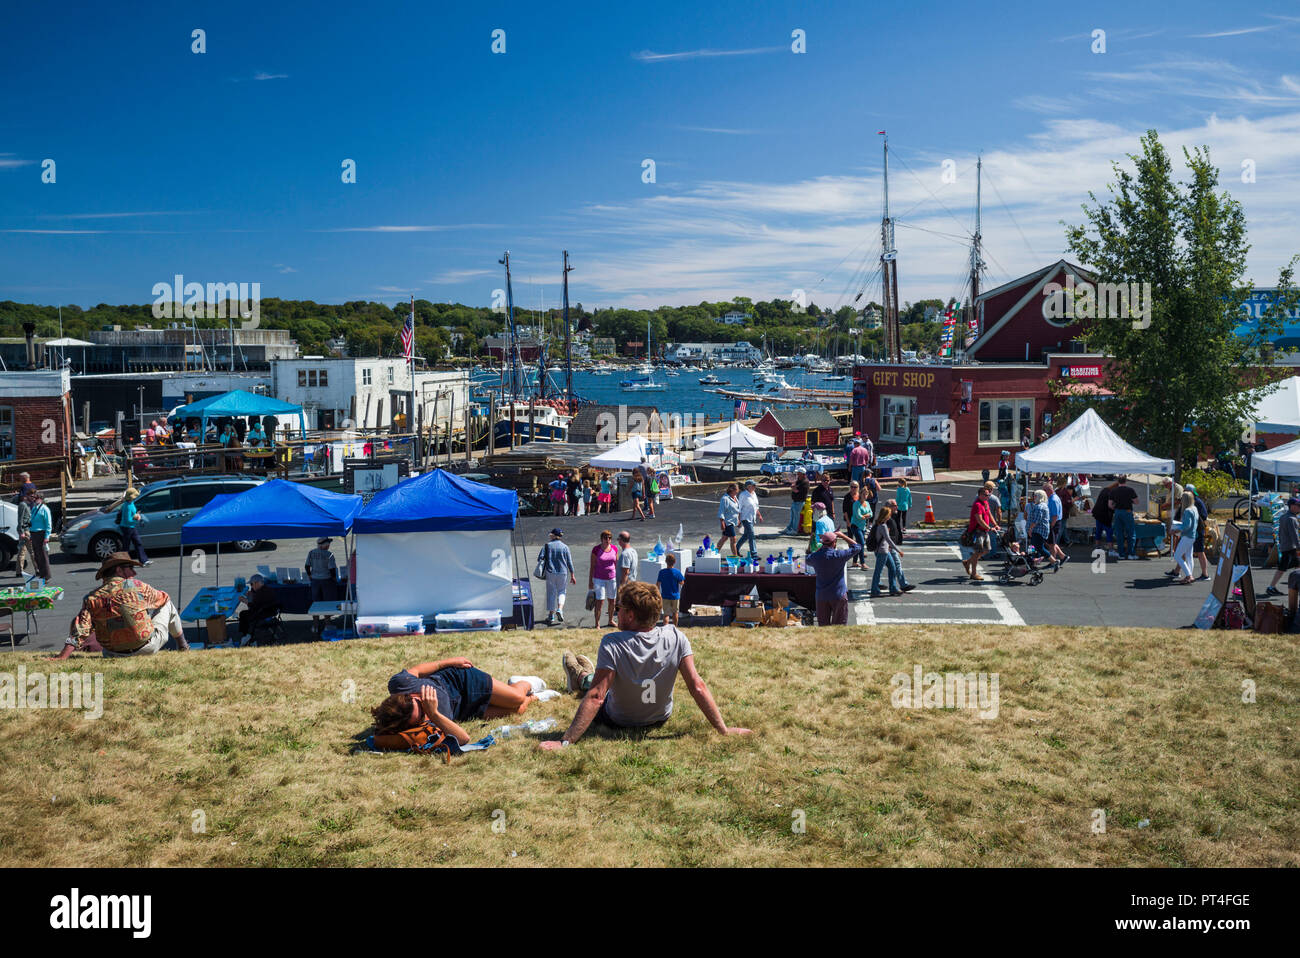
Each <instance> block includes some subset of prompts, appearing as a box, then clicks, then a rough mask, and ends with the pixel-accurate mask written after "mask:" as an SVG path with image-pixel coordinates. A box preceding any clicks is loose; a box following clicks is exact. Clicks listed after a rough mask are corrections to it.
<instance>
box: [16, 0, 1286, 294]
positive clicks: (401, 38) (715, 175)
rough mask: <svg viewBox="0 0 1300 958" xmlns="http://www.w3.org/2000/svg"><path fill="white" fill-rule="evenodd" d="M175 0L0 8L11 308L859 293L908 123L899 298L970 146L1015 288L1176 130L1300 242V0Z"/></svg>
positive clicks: (998, 267) (992, 265)
mask: <svg viewBox="0 0 1300 958" xmlns="http://www.w3.org/2000/svg"><path fill="white" fill-rule="evenodd" d="M162 6H163V5H147V6H146V5H134V4H122V5H121V9H119V10H114V11H110V10H107V9H103V8H98V7H92V6H91V5H89V4H86V3H84V2H81V3H77V4H72V5H65V6H64V7H62V8H60V10H61V13H60V15H59V16H58V17H54V16H50V15H49V13H48V11H47V10H45V9H44V8H41V7H39V6H33V5H30V4H24V5H10V6H9V7H8V8H7V10H6V12H5V13H4V14H3V17H4V19H3V29H2V30H0V64H3V66H0V70H3V76H4V80H5V82H4V83H3V84H0V299H14V300H18V301H23V302H38V303H58V302H63V303H78V304H81V305H83V306H91V305H94V304H96V303H99V302H109V303H124V302H149V301H151V300H152V298H153V296H152V293H151V290H152V287H153V285H154V284H155V283H159V282H169V281H170V280H171V278H172V276H173V275H174V274H176V273H181V274H183V275H184V276H185V278H186V280H187V281H197V282H202V283H207V282H240V281H242V282H259V283H261V291H262V296H263V297H270V296H281V297H286V298H301V299H314V300H317V301H321V302H341V301H344V300H353V299H375V300H381V301H385V302H396V301H399V300H404V299H406V298H407V297H408V296H409V295H410V294H411V293H414V295H415V296H417V297H419V298H425V299H431V300H436V301H442V300H457V301H461V302H466V303H471V304H477V305H487V304H488V303H489V301H490V299H491V296H492V291H493V289H495V288H497V287H499V286H501V285H502V281H501V275H500V268H499V267H498V265H497V259H498V257H499V256H500V254H501V252H502V251H503V250H505V249H509V250H511V255H512V261H513V263H514V266H515V270H514V272H515V276H516V302H517V303H518V304H520V305H522V306H525V307H530V306H534V305H536V304H537V303H538V302H542V301H544V302H546V303H547V304H551V305H553V304H554V303H555V302H556V301H557V299H558V292H559V276H560V254H561V250H562V249H565V248H567V249H568V250H569V251H570V255H571V258H572V260H573V263H574V265H575V267H576V268H575V271H574V272H573V273H572V274H571V278H570V281H571V284H572V298H573V299H574V300H575V301H581V302H583V303H584V304H585V305H586V306H588V307H590V306H593V305H600V306H610V305H628V306H654V305H659V304H662V303H674V304H675V303H693V302H699V301H701V300H703V299H710V300H712V299H720V298H730V297H731V296H734V295H748V296H751V297H754V298H769V297H772V296H782V297H785V298H788V297H790V296H791V294H792V292H793V290H795V289H803V290H805V291H806V293H807V295H808V297H809V298H810V299H811V300H812V301H814V302H817V303H819V304H822V305H829V306H837V305H841V304H843V303H845V302H848V301H850V300H851V299H852V296H853V294H854V293H855V292H856V291H857V288H858V287H859V286H860V284H861V282H862V277H861V276H859V275H858V271H859V267H861V266H862V265H863V263H864V262H866V263H867V264H868V270H867V272H868V274H869V272H870V262H871V261H872V260H874V258H875V257H876V256H877V255H878V235H879V218H880V201H881V195H880V194H881V191H880V137H879V136H877V135H876V131H877V130H881V129H887V130H888V131H889V137H890V145H891V151H892V155H893V157H894V163H893V166H892V170H891V172H892V174H893V175H892V176H891V206H892V207H893V210H894V212H895V213H896V214H898V215H899V218H900V226H899V229H898V233H897V242H898V247H899V263H900V266H899V274H900V282H901V293H902V296H903V298H905V299H917V298H920V297H925V296H937V297H947V296H950V295H956V294H958V293H960V292H961V276H962V274H963V271H964V269H965V255H966V254H965V251H964V249H963V243H964V237H965V236H966V235H968V234H969V231H970V229H971V223H972V218H973V206H974V171H973V165H974V160H975V155H976V153H977V152H980V151H982V152H983V154H984V162H985V170H986V173H987V177H986V180H985V189H984V198H985V205H984V227H983V232H984V237H985V242H986V249H987V256H986V259H987V260H988V263H989V277H988V280H987V283H989V284H993V285H996V284H998V283H1000V282H1003V281H1005V280H1006V279H1008V278H1011V277H1012V276H1015V275H1019V274H1020V273H1023V272H1026V271H1028V270H1030V269H1032V268H1034V267H1036V266H1039V265H1043V264H1044V263H1045V262H1049V261H1051V260H1053V259H1055V258H1057V257H1059V256H1060V255H1062V254H1063V245H1064V240H1063V230H1062V227H1061V225H1060V221H1061V220H1062V219H1065V220H1067V221H1070V222H1077V221H1079V219H1080V218H1081V213H1080V209H1079V206H1080V204H1081V203H1082V202H1084V201H1085V200H1086V194H1087V191H1088V190H1095V191H1097V192H1098V193H1103V192H1104V190H1105V187H1106V183H1107V182H1108V181H1109V164H1110V161H1111V159H1113V158H1120V157H1122V155H1123V154H1124V153H1125V152H1128V151H1132V150H1135V149H1136V147H1137V138H1138V137H1139V136H1140V135H1141V133H1142V132H1143V131H1144V130H1146V129H1148V128H1150V127H1154V128H1156V129H1158V130H1159V131H1160V132H1161V135H1162V137H1163V138H1164V139H1165V141H1166V145H1167V146H1168V147H1169V148H1170V149H1171V152H1174V153H1175V156H1176V157H1178V156H1181V152H1180V151H1179V147H1180V146H1181V145H1183V144H1202V143H1204V144H1209V145H1210V147H1211V149H1212V155H1213V157H1214V159H1215V160H1216V161H1217V162H1218V164H1219V165H1220V167H1221V168H1222V169H1223V172H1224V182H1225V186H1226V187H1227V188H1228V189H1230V190H1231V191H1232V192H1233V194H1234V196H1236V197H1238V198H1239V199H1241V200H1242V201H1243V203H1244V204H1245V206H1246V211H1247V215H1248V217H1249V223H1250V226H1251V236H1250V239H1251V241H1252V243H1253V244H1254V246H1253V249H1252V252H1251V258H1250V265H1251V273H1252V275H1253V278H1254V279H1255V280H1256V281H1257V282H1260V283H1266V282H1269V281H1271V280H1272V279H1274V278H1275V277H1276V274H1277V269H1278V267H1279V266H1280V265H1282V264H1283V263H1284V262H1285V261H1286V260H1287V259H1289V257H1290V256H1291V255H1292V254H1294V253H1296V252H1300V232H1297V231H1296V229H1295V225H1294V224H1295V223H1296V222H1297V219H1300V61H1297V60H1296V53H1295V51H1296V50H1297V49H1300V4H1297V3H1277V4H1272V5H1269V4H1265V5H1263V6H1260V7H1256V6H1254V5H1249V6H1238V7H1231V6H1224V5H1223V4H1220V3H1209V2H1192V3H1180V4H1179V5H1178V7H1177V13H1176V14H1173V15H1171V14H1170V13H1169V12H1168V11H1169V10H1170V9H1172V8H1169V7H1166V6H1165V5H1163V4H1156V3H1151V4H1143V3H1133V2H1124V3H1099V4H1092V5H1090V6H1089V8H1088V9H1087V10H1084V9H1083V8H1082V7H1078V6H1075V7H1064V8H1049V7H1044V6H1043V5H1042V4H1041V3H1007V4H999V5H997V6H996V8H994V7H992V6H989V5H975V4H969V3H956V2H951V3H949V2H944V3H934V4H920V5H916V6H909V7H903V6H902V5H890V6H884V5H881V6H879V7H877V6H876V5H870V6H868V5H866V4H863V3H861V2H842V0H829V2H823V3H818V4H815V5H804V4H792V3H790V4H782V3H764V2H753V0H748V2H722V3H712V4H708V5H707V9H701V6H700V5H697V4H695V3H677V2H656V3H654V4H637V5H631V4H629V5H624V4H608V3H584V2H571V3H565V4H562V5H549V4H546V5H543V4H523V3H507V4H494V5H491V6H490V7H488V8H486V9H462V8H459V7H457V6H453V5H446V4H432V3H426V2H420V3H410V2H402V3H393V4H386V5H379V6H371V5H366V4H353V3H342V2H336V0H319V2H315V3H310V4H307V3H304V4H270V3H243V2H223V3H187V4H185V5H184V9H183V10H170V9H157V7H162ZM178 6H179V5H178ZM477 6H480V5H461V7H477ZM78 8H80V9H78ZM196 28H201V29H203V30H205V31H206V45H207V52H206V53H203V54H195V53H192V52H191V45H192V42H193V41H192V39H191V31H192V30H194V29H196ZM495 29H502V30H504V31H505V39H506V52H505V53H504V54H493V53H492V52H491V45H492V31H493V30H495ZM796 29H798V30H802V31H804V33H805V36H806V48H807V52H806V53H802V54H796V53H794V52H792V50H791V44H792V42H793V41H792V38H791V34H792V31H794V30H796ZM1097 29H1102V30H1105V31H1106V50H1105V52H1104V53H1094V52H1093V51H1092V47H1093V45H1094V41H1093V39H1092V31H1094V30H1097ZM47 158H49V159H53V160H54V161H55V163H56V164H57V165H56V177H57V179H56V182H55V183H53V184H46V183H42V182H41V174H42V161H43V160H45V159H47ZM345 159H353V160H355V161H356V164H357V182H356V183H355V184H344V183H342V182H341V178H340V174H341V172H342V170H341V164H342V162H343V161H344V160H345ZM646 159H652V160H654V162H655V173H656V182H654V183H645V182H643V181H642V164H643V161H644V160H646ZM945 159H951V160H952V161H953V163H952V169H953V170H954V171H955V172H956V174H957V177H956V180H955V182H945V181H944V179H943V177H942V170H943V161H944V160H945ZM1245 160H1253V161H1254V164H1255V182H1254V183H1250V184H1245V183H1242V182H1241V164H1242V162H1243V161H1245ZM870 292H871V290H870V288H868V294H869V295H870ZM876 295H877V296H878V293H877V294H876Z"/></svg>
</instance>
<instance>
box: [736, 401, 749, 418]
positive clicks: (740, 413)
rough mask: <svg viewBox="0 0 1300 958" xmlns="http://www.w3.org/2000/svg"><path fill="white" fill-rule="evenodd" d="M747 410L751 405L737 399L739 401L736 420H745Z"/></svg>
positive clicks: (737, 402)
mask: <svg viewBox="0 0 1300 958" xmlns="http://www.w3.org/2000/svg"><path fill="white" fill-rule="evenodd" d="M747 409H749V403H747V402H745V400H743V399H737V400H736V415H735V418H736V419H744V418H745V411H746V410H747Z"/></svg>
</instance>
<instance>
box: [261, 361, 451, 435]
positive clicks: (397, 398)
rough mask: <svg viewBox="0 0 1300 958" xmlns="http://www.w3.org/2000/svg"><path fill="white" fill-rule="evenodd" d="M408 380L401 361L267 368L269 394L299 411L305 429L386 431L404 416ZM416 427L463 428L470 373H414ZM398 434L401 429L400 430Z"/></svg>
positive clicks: (285, 364)
mask: <svg viewBox="0 0 1300 958" xmlns="http://www.w3.org/2000/svg"><path fill="white" fill-rule="evenodd" d="M410 392H411V377H410V373H409V371H408V368H407V365H406V363H405V362H403V361H402V360H401V359H400V358H396V357H394V358H391V359H358V358H344V359H340V358H334V357H329V358H327V357H322V356H304V357H302V358H301V359H286V360H279V361H276V362H273V363H271V394H272V395H273V396H275V397H276V398H277V399H283V400H284V401H285V402H291V403H293V404H295V405H298V406H302V408H303V413H304V414H305V416H306V419H307V428H308V429H344V428H347V425H346V424H347V423H348V421H349V420H350V421H351V424H352V425H354V426H356V427H357V428H359V429H386V428H389V427H391V426H392V425H393V417H394V416H395V415H398V414H404V413H405V412H406V406H407V403H408V402H409V400H410ZM415 403H416V409H415V413H416V422H417V423H418V422H420V421H421V413H422V414H423V419H422V421H423V423H424V426H425V428H426V429H428V428H438V429H446V428H447V423H448V421H449V420H450V421H451V423H452V426H453V428H455V429H460V428H463V427H464V425H465V410H466V408H467V407H468V405H469V373H467V372H458V371H454V370H449V371H425V370H419V369H417V370H416V371H415ZM399 431H402V428H401V426H400V424H399Z"/></svg>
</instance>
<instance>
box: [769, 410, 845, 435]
mask: <svg viewBox="0 0 1300 958" xmlns="http://www.w3.org/2000/svg"><path fill="white" fill-rule="evenodd" d="M768 412H769V413H770V414H771V416H772V418H773V419H775V420H776V424H777V425H778V426H780V427H781V428H782V429H784V430H786V431H787V432H795V431H796V430H798V431H803V432H807V431H808V430H809V429H836V430H838V429H839V428H840V423H839V420H838V419H836V418H835V417H834V416H832V415H831V414H830V413H829V412H828V411H827V410H825V409H823V408H821V407H819V406H805V407H802V408H796V409H769V410H768Z"/></svg>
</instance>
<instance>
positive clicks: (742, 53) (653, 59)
mask: <svg viewBox="0 0 1300 958" xmlns="http://www.w3.org/2000/svg"><path fill="white" fill-rule="evenodd" d="M786 49H788V48H787V47H751V48H749V49H747V50H710V49H707V48H706V49H703V50H683V51H681V52H680V53H655V52H654V51H653V50H642V51H641V52H640V53H634V54H632V56H633V57H634V58H635V59H637V60H640V61H641V62H642V63H663V62H664V61H666V60H695V59H698V58H700V57H747V56H752V55H754V54H756V53H782V52H784V51H785V50H786Z"/></svg>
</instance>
